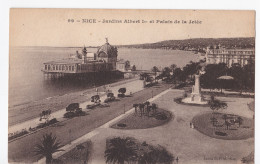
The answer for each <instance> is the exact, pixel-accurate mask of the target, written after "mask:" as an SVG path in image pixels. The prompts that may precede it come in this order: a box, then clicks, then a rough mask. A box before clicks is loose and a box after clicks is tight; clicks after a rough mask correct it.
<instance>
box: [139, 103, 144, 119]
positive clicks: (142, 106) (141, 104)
mask: <svg viewBox="0 0 260 164" xmlns="http://www.w3.org/2000/svg"><path fill="white" fill-rule="evenodd" d="M144 107H145V105H144V104H143V103H140V104H139V109H140V111H141V116H143V114H144Z"/></svg>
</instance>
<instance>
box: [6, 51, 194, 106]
mask: <svg viewBox="0 0 260 164" xmlns="http://www.w3.org/2000/svg"><path fill="white" fill-rule="evenodd" d="M76 50H78V51H81V49H80V48H59V47H58V48H57V47H55V48H54V47H12V48H10V54H9V106H10V107H11V106H14V105H19V104H24V103H28V102H31V101H36V100H39V99H44V98H48V97H52V96H57V95H63V94H66V93H69V92H73V91H80V90H82V89H86V88H89V87H91V86H93V84H92V83H91V82H89V83H88V82H85V83H84V84H80V85H79V84H75V83H71V84H68V83H54V82H50V81H48V80H46V79H44V75H43V72H42V71H41V69H43V63H44V62H47V61H52V60H57V59H62V58H67V57H68V56H69V55H70V54H75V52H76ZM95 51H96V49H95V48H89V49H88V52H95ZM118 59H125V60H129V61H130V63H131V64H134V65H136V67H137V69H143V70H148V69H151V68H152V67H153V66H157V67H158V68H163V67H165V66H170V65H171V64H176V65H177V66H179V67H182V66H184V65H186V64H187V63H188V62H189V61H198V60H199V56H198V55H195V54H193V53H192V52H187V51H178V50H161V49H132V48H131V49H128V48H119V49H118Z"/></svg>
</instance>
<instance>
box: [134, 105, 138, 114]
mask: <svg viewBox="0 0 260 164" xmlns="http://www.w3.org/2000/svg"><path fill="white" fill-rule="evenodd" d="M138 106H139V104H133V107H134V108H135V114H136V115H137V113H138V112H137V108H138Z"/></svg>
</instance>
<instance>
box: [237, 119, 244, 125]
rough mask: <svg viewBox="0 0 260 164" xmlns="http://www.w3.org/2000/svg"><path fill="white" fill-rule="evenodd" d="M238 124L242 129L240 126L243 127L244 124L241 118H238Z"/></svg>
mask: <svg viewBox="0 0 260 164" xmlns="http://www.w3.org/2000/svg"><path fill="white" fill-rule="evenodd" d="M237 122H238V126H239V127H240V125H242V123H243V119H242V118H241V117H238V118H237Z"/></svg>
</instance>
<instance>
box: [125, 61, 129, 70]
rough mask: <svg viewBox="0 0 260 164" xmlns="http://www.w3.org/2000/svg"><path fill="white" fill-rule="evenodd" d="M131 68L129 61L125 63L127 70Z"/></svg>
mask: <svg viewBox="0 0 260 164" xmlns="http://www.w3.org/2000/svg"><path fill="white" fill-rule="evenodd" d="M129 68H130V61H129V60H127V61H126V62H125V69H126V70H128V69H129Z"/></svg>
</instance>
